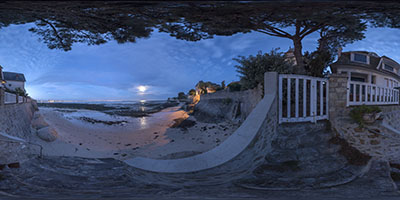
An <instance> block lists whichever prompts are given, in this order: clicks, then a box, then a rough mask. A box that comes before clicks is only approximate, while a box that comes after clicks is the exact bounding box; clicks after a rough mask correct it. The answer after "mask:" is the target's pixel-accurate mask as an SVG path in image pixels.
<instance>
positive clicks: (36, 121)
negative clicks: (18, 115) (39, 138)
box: [32, 112, 49, 130]
mask: <svg viewBox="0 0 400 200" xmlns="http://www.w3.org/2000/svg"><path fill="white" fill-rule="evenodd" d="M48 126H49V124H48V123H47V122H46V121H45V120H44V117H43V116H42V115H41V114H39V113H38V112H35V114H34V116H33V120H32V127H33V128H34V129H37V130H39V129H41V128H44V127H48Z"/></svg>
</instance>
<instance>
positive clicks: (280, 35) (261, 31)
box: [256, 29, 288, 38]
mask: <svg viewBox="0 0 400 200" xmlns="http://www.w3.org/2000/svg"><path fill="white" fill-rule="evenodd" d="M256 31H257V32H260V33H264V34H267V35H270V36H274V37H283V38H288V37H287V36H285V35H282V34H275V33H270V32H268V31H266V30H261V29H258V30H256Z"/></svg>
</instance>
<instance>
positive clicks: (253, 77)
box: [233, 49, 293, 89]
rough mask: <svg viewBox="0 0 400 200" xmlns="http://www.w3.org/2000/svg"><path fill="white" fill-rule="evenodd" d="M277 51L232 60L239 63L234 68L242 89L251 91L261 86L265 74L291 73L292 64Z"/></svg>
mask: <svg viewBox="0 0 400 200" xmlns="http://www.w3.org/2000/svg"><path fill="white" fill-rule="evenodd" d="M277 51H278V49H273V50H272V51H271V52H270V53H265V54H263V53H262V52H261V51H260V52H258V53H257V55H255V56H253V55H250V56H249V57H244V56H239V57H238V58H234V59H233V60H235V61H236V62H238V63H239V65H236V66H235V68H236V71H237V72H238V73H239V77H240V82H241V83H242V86H243V88H244V89H253V88H255V87H257V86H258V84H260V83H261V84H263V83H264V73H265V72H278V73H284V74H287V73H292V68H293V67H292V66H293V64H292V63H290V61H288V60H287V59H286V57H285V55H284V54H283V53H281V52H277Z"/></svg>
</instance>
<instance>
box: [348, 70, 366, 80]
mask: <svg viewBox="0 0 400 200" xmlns="http://www.w3.org/2000/svg"><path fill="white" fill-rule="evenodd" d="M350 80H351V81H357V82H364V83H365V82H367V80H368V75H367V74H362V73H356V72H351V77H350Z"/></svg>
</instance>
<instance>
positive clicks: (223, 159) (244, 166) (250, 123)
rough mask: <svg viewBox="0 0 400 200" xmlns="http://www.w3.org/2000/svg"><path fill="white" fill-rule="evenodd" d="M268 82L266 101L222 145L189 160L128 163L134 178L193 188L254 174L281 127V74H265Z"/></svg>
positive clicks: (135, 161)
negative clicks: (279, 77) (278, 108)
mask: <svg viewBox="0 0 400 200" xmlns="http://www.w3.org/2000/svg"><path fill="white" fill-rule="evenodd" d="M265 80H266V84H269V85H270V87H268V88H266V89H265V95H264V98H263V100H261V101H260V102H259V103H258V105H257V107H256V108H255V109H254V110H253V111H252V113H251V114H250V115H249V116H248V118H247V119H246V120H245V121H244V122H243V124H242V125H241V126H240V127H239V128H238V129H237V130H236V131H235V132H234V133H233V134H232V135H231V136H230V137H229V138H228V139H226V140H225V141H224V142H223V143H222V144H221V145H219V146H218V147H216V148H214V149H212V150H210V151H208V152H204V153H202V154H199V155H195V156H192V157H187V158H180V159H174V160H155V159H150V158H140V157H138V158H134V159H129V160H125V163H127V164H128V165H130V166H132V167H133V169H132V171H131V172H132V174H133V175H134V177H137V179H139V180H146V181H147V182H150V183H158V184H165V185H168V184H174V185H183V186H193V185H212V184H221V183H226V182H231V181H233V180H237V179H241V178H243V177H246V176H249V175H251V174H252V172H253V170H254V169H255V168H256V167H258V166H259V165H260V164H261V163H262V162H264V158H265V156H266V154H267V153H269V151H270V149H271V142H272V140H273V139H274V138H275V136H276V128H277V124H278V116H277V107H278V106H277V83H278V74H277V73H266V79H265ZM271 85H272V87H271ZM274 85H275V87H273V86H274Z"/></svg>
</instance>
